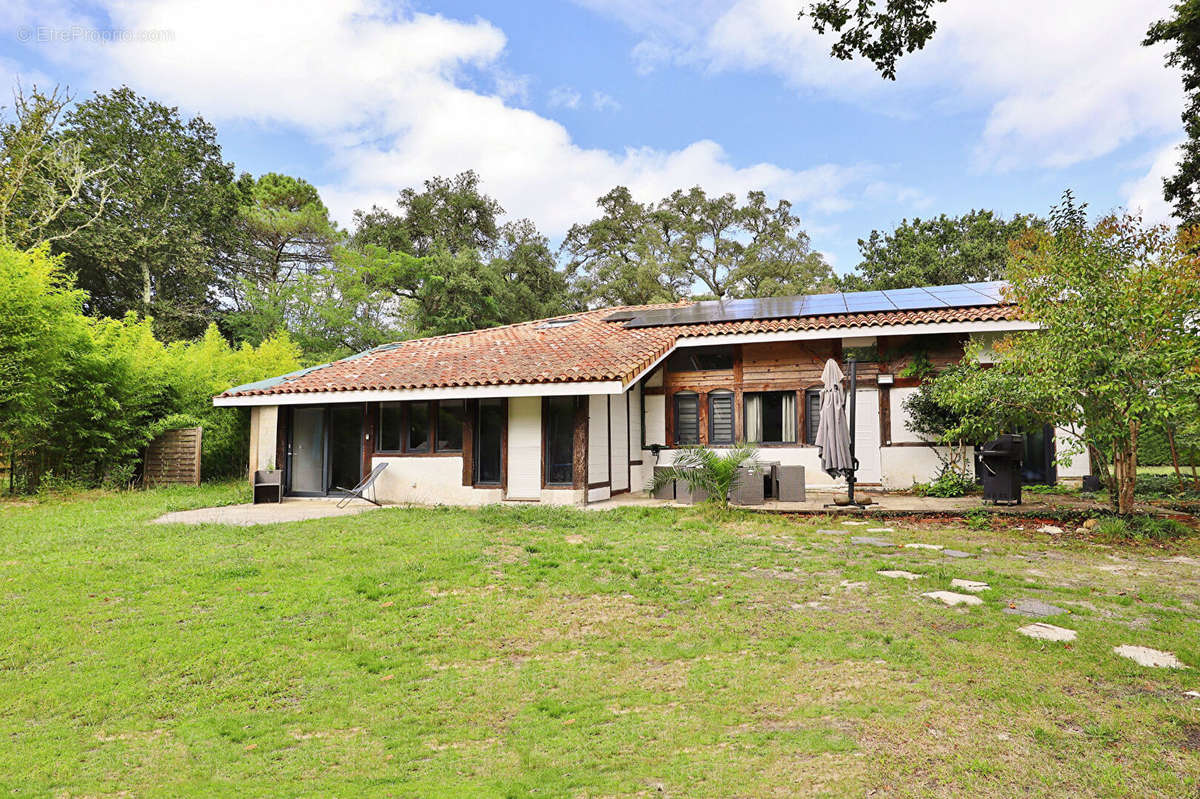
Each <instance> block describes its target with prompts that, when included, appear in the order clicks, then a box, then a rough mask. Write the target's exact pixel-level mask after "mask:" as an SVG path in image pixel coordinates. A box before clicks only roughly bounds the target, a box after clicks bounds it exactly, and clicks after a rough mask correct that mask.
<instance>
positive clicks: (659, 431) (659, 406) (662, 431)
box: [643, 394, 667, 446]
mask: <svg viewBox="0 0 1200 799" xmlns="http://www.w3.org/2000/svg"><path fill="white" fill-rule="evenodd" d="M643 400H644V402H645V403H646V446H650V445H651V444H666V443H667V398H666V396H664V395H662V394H647V395H646V396H645V397H644V398H643Z"/></svg>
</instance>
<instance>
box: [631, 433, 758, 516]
mask: <svg viewBox="0 0 1200 799" xmlns="http://www.w3.org/2000/svg"><path fill="white" fill-rule="evenodd" d="M757 462H758V450H756V449H755V448H754V447H751V446H747V445H746V444H739V445H738V446H736V447H733V448H731V449H727V450H722V451H721V452H719V453H718V452H717V451H716V450H711V449H709V448H707V447H702V446H689V447H681V448H680V449H678V450H677V451H676V452H675V459H674V460H673V461H672V463H671V465H670V466H668V467H666V468H664V469H656V470H655V472H654V477H653V479H652V480H651V481H650V485H649V486H648V487H647V489H646V490H647V491H649V492H651V493H653V492H655V491H657V490H659V489H660V488H662V487H663V486H665V485H666V484H667V483H669V482H671V481H672V480H679V481H681V482H684V483H687V485H688V487H689V488H690V489H691V490H692V491H694V492H699V491H703V492H705V493H706V494H708V501H709V502H715V503H717V504H718V505H720V506H721V507H727V506H728V505H729V493H730V492H731V491H732V490H733V489H734V488H736V487H737V483H738V468H739V467H741V466H749V467H753V466H755V465H756V464H757Z"/></svg>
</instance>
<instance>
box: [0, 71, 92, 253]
mask: <svg viewBox="0 0 1200 799" xmlns="http://www.w3.org/2000/svg"><path fill="white" fill-rule="evenodd" d="M70 101H71V98H70V97H69V96H68V95H67V94H66V93H65V92H64V93H61V94H60V92H59V89H58V87H57V86H56V87H54V89H53V90H51V91H50V92H43V91H39V90H38V88H37V86H34V87H33V89H32V90H31V91H30V93H29V94H28V95H26V94H25V92H24V91H23V90H22V89H21V87H20V86H19V85H18V86H17V88H16V89H15V90H14V91H13V115H12V117H11V118H9V119H6V120H4V122H3V123H2V124H0V241H5V242H8V243H10V244H13V245H14V246H16V247H19V248H21V249H31V248H34V247H37V246H38V245H39V244H42V243H44V242H47V241H57V240H58V239H65V238H67V237H69V236H71V235H72V234H74V233H76V232H77V231H79V230H80V229H82V228H85V227H87V226H88V225H90V224H92V222H94V221H95V220H96V218H97V217H99V216H100V214H101V213H103V211H104V204H105V203H106V202H107V200H108V194H109V192H108V188H107V185H106V183H105V173H107V172H108V171H109V168H110V166H111V165H110V164H99V165H97V166H94V167H92V168H89V167H87V166H85V165H84V163H83V158H82V156H81V153H80V146H79V142H78V141H76V140H74V139H73V138H71V137H68V136H63V135H60V132H59V130H58V127H59V124H58V121H59V116H60V115H61V114H62V110H63V108H64V107H66V105H67V104H68V103H69V102H70ZM88 184H94V185H95V186H96V188H95V193H96V205H95V208H94V210H93V213H92V214H91V215H90V216H89V215H86V214H84V215H80V216H77V217H76V219H75V220H74V222H73V223H72V224H71V225H66V226H57V225H56V223H57V221H58V218H59V217H60V216H62V215H63V212H64V211H66V210H67V208H68V207H69V206H70V205H71V204H72V203H73V202H75V200H76V199H77V198H78V197H79V194H80V192H81V191H82V190H83V187H84V186H85V185H88Z"/></svg>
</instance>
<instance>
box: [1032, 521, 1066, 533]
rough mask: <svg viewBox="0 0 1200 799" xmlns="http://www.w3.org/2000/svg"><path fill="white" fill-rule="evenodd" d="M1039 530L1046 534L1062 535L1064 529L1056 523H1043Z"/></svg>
mask: <svg viewBox="0 0 1200 799" xmlns="http://www.w3.org/2000/svg"><path fill="white" fill-rule="evenodd" d="M1037 531H1038V532H1039V533H1045V534H1046V535H1062V534H1063V529H1062V528H1061V527H1059V526H1058V525H1056V524H1043V525H1042V526H1041V527H1039V528H1038V529H1037Z"/></svg>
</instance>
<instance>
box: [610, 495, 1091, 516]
mask: <svg viewBox="0 0 1200 799" xmlns="http://www.w3.org/2000/svg"><path fill="white" fill-rule="evenodd" d="M836 493H838V492H835V491H833V490H828V491H822V490H809V491H808V492H807V499H806V500H805V501H804V502H780V501H778V500H773V499H768V500H766V501H765V502H763V504H761V505H744V506H741V505H739V506H735V507H739V508H743V509H745V510H757V511H762V512H764V513H817V514H851V515H863V514H867V515H879V516H889V515H908V514H914V513H919V514H925V515H933V516H937V515H942V516H961V515H962V514H964V513H966V512H967V511H970V510H974V509H977V508H984V509H986V510H988V511H992V512H995V513H1002V514H1011V515H1019V516H1038V515H1045V514H1055V513H1062V512H1063V511H1068V512H1071V511H1075V512H1079V513H1083V512H1086V511H1089V510H1096V509H1101V508H1103V507H1104V505H1103V504H1102V503H1100V502H1097V501H1095V500H1086V499H1079V498H1076V497H1068V496H1063V495H1061V494H1057V495H1056V494H1051V495H1046V494H1033V493H1026V494H1025V496H1024V498H1023V501H1022V503H1021V504H1020V505H992V504H990V503H989V504H985V503H984V502H983V500H982V499H980V498H979V497H978V496H967V497H953V498H942V497H918V496H915V495H912V494H890V493H884V492H875V491H861V490H860V491H859V492H858V494H857V496H858V497H859V498H861V497H863V496H864V495H865V496H869V497H870V498H871V504H870V505H868V506H867V507H866V509H865V510H864V509H860V508H850V507H826V506H827V505H833V498H834V496H835V494H836ZM841 493H843V494H844V492H841ZM629 506H640V507H653V506H658V507H686V506H685V505H681V504H679V503H677V502H674V501H671V500H665V499H655V498H654V497H651V496H649V495H648V494H646V493H645V492H644V491H640V492H637V493H629V494H618V495H617V496H615V497H613V498H612V499H606V500H603V501H601V502H591V503H589V504H588V505H587V509H588V510H594V511H598V510H611V509H613V508H621V507H629Z"/></svg>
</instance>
